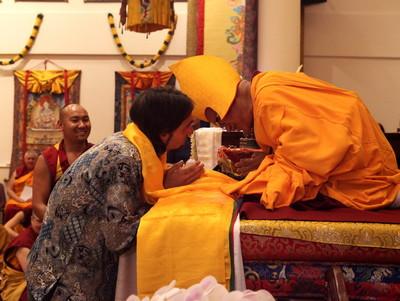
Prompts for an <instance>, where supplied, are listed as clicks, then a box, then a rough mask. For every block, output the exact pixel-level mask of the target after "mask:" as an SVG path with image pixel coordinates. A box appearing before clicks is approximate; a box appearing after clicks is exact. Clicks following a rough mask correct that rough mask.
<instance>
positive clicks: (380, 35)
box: [304, 0, 400, 132]
mask: <svg viewBox="0 0 400 301" xmlns="http://www.w3.org/2000/svg"><path fill="white" fill-rule="evenodd" d="M399 28H400V1H398V0H379V1H377V0H328V1H327V2H325V3H322V4H317V5H311V6H307V7H306V8H305V13H304V71H305V72H306V73H308V74H310V75H313V76H316V77H319V78H321V79H324V80H327V81H329V82H332V83H335V84H336V85H338V86H341V87H344V88H347V89H351V90H355V91H357V92H358V94H359V95H360V96H361V98H362V99H363V100H364V102H365V103H366V105H367V106H368V108H369V110H370V111H371V113H372V114H373V115H374V117H375V119H376V120H377V121H378V122H380V123H382V124H383V126H384V127H385V129H386V131H387V132H394V131H396V129H397V128H398V127H400V124H399V122H400V76H399V74H400V30H399Z"/></svg>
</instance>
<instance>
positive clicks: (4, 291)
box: [0, 264, 26, 301]
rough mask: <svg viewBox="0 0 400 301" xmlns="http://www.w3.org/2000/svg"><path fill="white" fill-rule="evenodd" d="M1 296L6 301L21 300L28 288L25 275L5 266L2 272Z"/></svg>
mask: <svg viewBox="0 0 400 301" xmlns="http://www.w3.org/2000/svg"><path fill="white" fill-rule="evenodd" d="M1 274H2V275H1V278H2V279H1V284H0V292H1V293H0V296H1V300H4V301H15V300H19V299H20V298H21V295H22V293H23V292H24V290H25V288H26V280H25V274H24V272H22V271H17V270H15V269H13V268H11V267H9V266H8V265H7V264H4V266H3V269H2V271H1Z"/></svg>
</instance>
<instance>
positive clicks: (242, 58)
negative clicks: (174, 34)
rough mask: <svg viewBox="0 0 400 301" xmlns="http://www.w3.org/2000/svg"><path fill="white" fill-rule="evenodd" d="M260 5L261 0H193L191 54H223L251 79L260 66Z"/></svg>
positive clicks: (188, 35)
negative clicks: (258, 51) (258, 33)
mask: <svg viewBox="0 0 400 301" xmlns="http://www.w3.org/2000/svg"><path fill="white" fill-rule="evenodd" d="M257 7H258V1H257V0H220V1H213V0H189V2H188V30H187V54H188V56H191V55H199V54H208V55H217V56H220V57H222V58H224V59H226V60H227V61H229V62H231V64H232V65H233V66H234V67H235V68H236V69H237V70H238V72H239V73H240V74H241V75H242V76H243V77H245V78H251V77H252V75H253V73H254V72H255V71H256V69H257Z"/></svg>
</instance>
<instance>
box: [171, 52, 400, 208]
mask: <svg viewBox="0 0 400 301" xmlns="http://www.w3.org/2000/svg"><path fill="white" fill-rule="evenodd" d="M170 69H171V70H172V72H173V73H174V74H175V76H176V78H177V80H178V83H179V85H180V88H181V90H182V91H183V92H184V93H186V94H187V95H188V96H189V97H191V98H192V99H193V101H194V102H195V109H194V115H195V116H196V117H198V118H200V119H202V120H206V121H209V122H212V123H214V124H220V125H221V126H224V127H226V128H228V129H241V130H244V131H247V132H249V131H250V130H251V129H254V133H255V137H256V140H257V142H258V144H259V145H260V146H261V147H262V148H263V149H265V150H267V148H268V147H271V148H272V149H273V154H271V155H268V156H266V157H265V158H264V159H263V161H262V162H261V164H260V165H259V167H258V168H257V169H256V170H255V171H252V172H250V173H249V174H248V175H247V177H246V178H245V179H244V180H242V181H240V182H239V183H236V184H232V185H225V186H223V187H222V189H223V191H225V192H227V193H240V194H260V195H261V202H262V204H263V205H264V206H265V208H267V209H274V208H279V207H284V206H289V205H291V204H294V203H296V202H302V201H307V200H313V199H315V198H316V197H317V196H318V195H322V196H325V197H327V198H329V199H334V200H336V201H337V202H339V203H340V204H341V205H344V206H348V207H351V208H355V209H360V210H372V209H377V208H382V207H387V206H394V207H395V206H397V204H398V203H399V202H400V197H399V191H400V171H399V170H398V168H397V164H396V158H395V155H394V152H393V149H392V148H391V146H390V144H389V142H388V141H387V140H386V138H385V136H384V135H383V133H382V131H381V130H380V128H379V125H378V124H377V122H376V121H375V120H374V118H373V117H372V116H371V114H370V112H369V111H368V109H367V107H366V106H365V105H364V103H363V102H362V101H361V100H360V98H359V97H358V96H357V94H356V93H354V92H352V91H348V90H344V89H340V88H338V87H335V86H333V85H332V84H329V83H326V82H323V81H321V80H318V79H315V78H312V77H309V76H307V75H306V74H304V73H300V72H299V73H289V72H264V73H260V74H258V75H256V76H255V77H253V79H252V80H251V81H247V80H243V79H241V78H240V76H239V74H238V73H237V72H236V71H235V70H234V69H233V68H232V67H231V65H230V64H229V63H228V62H226V61H224V60H223V59H221V58H218V57H214V56H205V55H204V56H195V57H190V58H186V59H184V60H182V61H180V62H178V63H176V64H174V65H172V66H171V67H170Z"/></svg>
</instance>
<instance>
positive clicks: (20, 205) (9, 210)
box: [4, 170, 33, 222]
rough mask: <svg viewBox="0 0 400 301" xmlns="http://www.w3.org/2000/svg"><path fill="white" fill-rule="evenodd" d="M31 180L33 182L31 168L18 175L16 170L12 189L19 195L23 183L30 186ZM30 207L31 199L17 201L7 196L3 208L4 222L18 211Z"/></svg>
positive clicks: (23, 185)
mask: <svg viewBox="0 0 400 301" xmlns="http://www.w3.org/2000/svg"><path fill="white" fill-rule="evenodd" d="M32 182H33V170H31V171H26V173H24V174H23V175H20V176H18V172H17V175H16V177H15V181H14V185H13V187H12V189H13V191H14V192H15V194H16V195H17V196H20V195H21V193H22V191H23V190H24V187H25V185H27V186H31V187H32ZM31 207H32V200H30V201H26V202H19V201H17V200H14V199H12V198H9V199H8V200H7V203H6V206H5V210H4V215H5V217H4V220H5V222H6V221H8V220H9V219H11V218H12V217H13V216H14V215H15V214H16V213H17V212H18V211H20V210H24V209H27V208H31Z"/></svg>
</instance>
